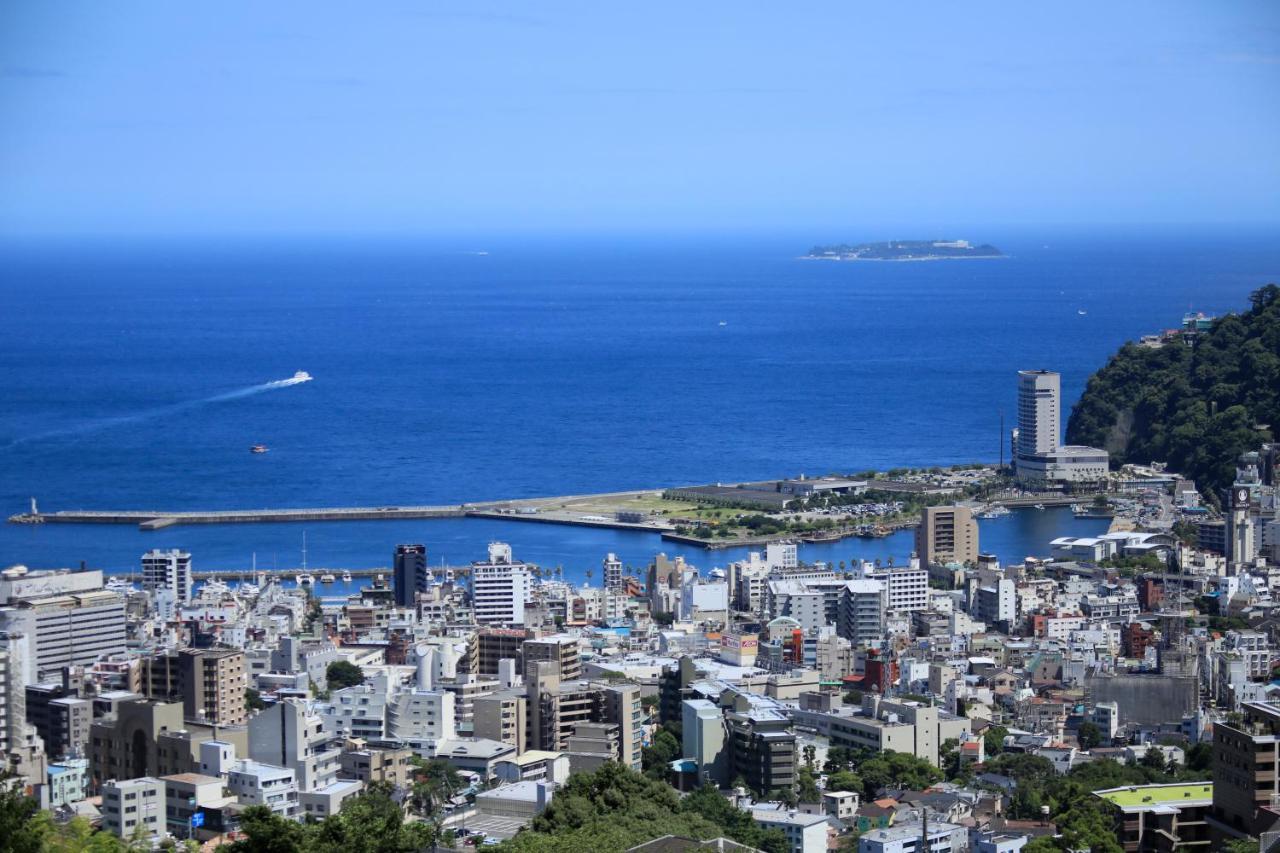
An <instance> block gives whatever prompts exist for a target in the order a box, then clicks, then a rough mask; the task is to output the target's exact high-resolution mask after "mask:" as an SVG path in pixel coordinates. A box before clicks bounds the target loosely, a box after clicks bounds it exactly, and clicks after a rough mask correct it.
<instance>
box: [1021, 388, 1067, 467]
mask: <svg viewBox="0 0 1280 853" xmlns="http://www.w3.org/2000/svg"><path fill="white" fill-rule="evenodd" d="M1061 396H1062V377H1060V376H1059V375H1058V374H1056V373H1053V372H1051V371H1048V370H1019V371H1018V457H1019V458H1022V457H1023V456H1035V455H1036V454H1040V453H1052V452H1053V451H1055V450H1057V449H1058V434H1059V429H1060V426H1061V419H1060V417H1059V414H1058V398H1059V397H1061Z"/></svg>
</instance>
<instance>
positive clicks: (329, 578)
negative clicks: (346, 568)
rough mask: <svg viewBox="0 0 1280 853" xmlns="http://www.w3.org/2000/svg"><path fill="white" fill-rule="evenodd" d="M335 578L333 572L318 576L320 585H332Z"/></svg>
mask: <svg viewBox="0 0 1280 853" xmlns="http://www.w3.org/2000/svg"><path fill="white" fill-rule="evenodd" d="M335 580H337V578H335V577H334V576H333V572H325V573H324V574H322V575H321V576H320V583H333V582H334V581H335Z"/></svg>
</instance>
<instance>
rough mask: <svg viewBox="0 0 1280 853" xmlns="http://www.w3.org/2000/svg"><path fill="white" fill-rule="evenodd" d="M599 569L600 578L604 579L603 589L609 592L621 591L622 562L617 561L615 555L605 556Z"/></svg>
mask: <svg viewBox="0 0 1280 853" xmlns="http://www.w3.org/2000/svg"><path fill="white" fill-rule="evenodd" d="M600 568H601V571H600V576H601V577H602V578H603V579H604V588H605V589H607V590H609V591H611V592H618V591H620V590H622V589H623V586H624V585H623V583H622V561H621V560H619V559H618V555H617V554H612V553H611V554H607V555H606V556H605V558H604V562H603V564H602V565H601V567H600Z"/></svg>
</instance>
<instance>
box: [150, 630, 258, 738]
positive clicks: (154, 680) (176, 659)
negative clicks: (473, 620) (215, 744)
mask: <svg viewBox="0 0 1280 853" xmlns="http://www.w3.org/2000/svg"><path fill="white" fill-rule="evenodd" d="M142 669H143V684H144V687H145V689H146V694H147V697H148V698H150V699H168V700H181V702H182V706H183V708H184V710H185V713H186V715H187V717H188V718H189V719H193V720H199V721H201V722H206V723H208V724H210V725H218V726H243V725H244V724H245V722H246V720H247V719H248V709H247V708H246V707H245V704H244V693H245V689H246V688H247V687H248V686H249V678H248V674H247V670H246V666H245V657H244V652H242V651H240V650H239V649H180V650H179V651H177V652H171V653H169V654H163V655H153V656H151V657H147V658H143V664H142Z"/></svg>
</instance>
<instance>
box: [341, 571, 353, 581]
mask: <svg viewBox="0 0 1280 853" xmlns="http://www.w3.org/2000/svg"><path fill="white" fill-rule="evenodd" d="M342 582H343V583H351V572H343V573H342Z"/></svg>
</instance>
